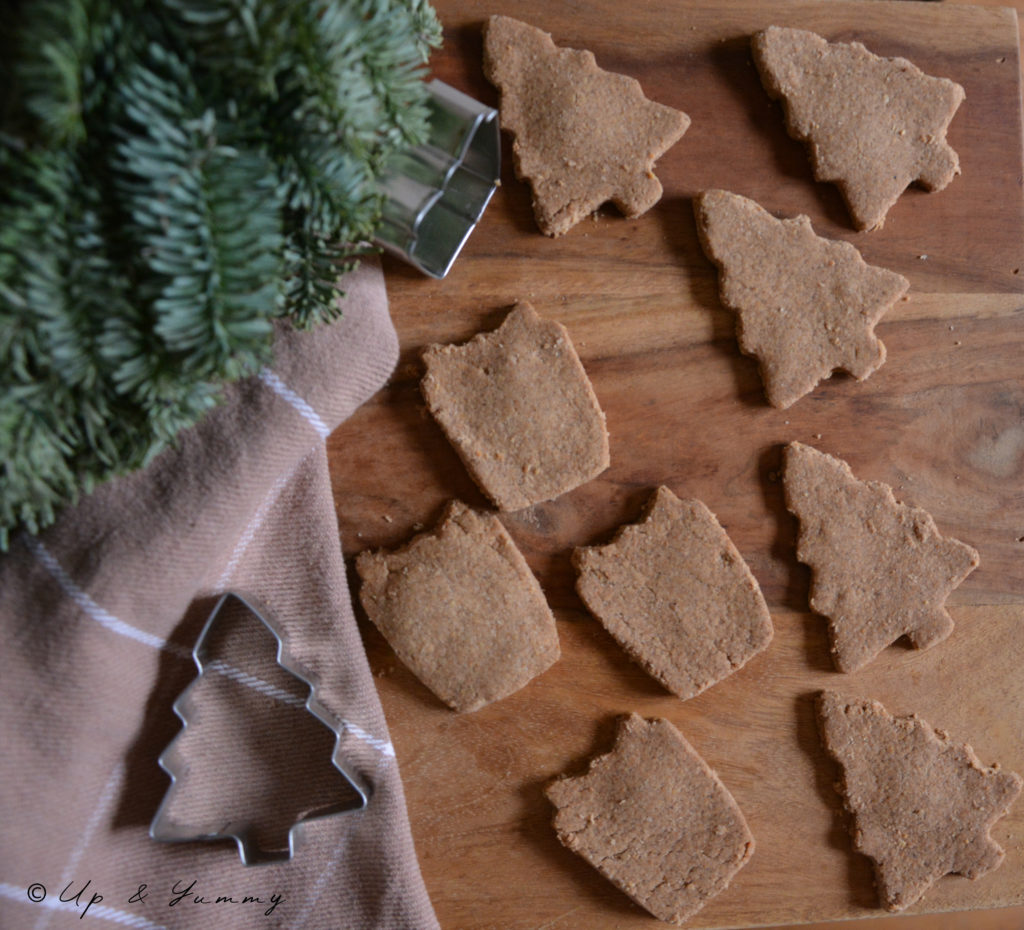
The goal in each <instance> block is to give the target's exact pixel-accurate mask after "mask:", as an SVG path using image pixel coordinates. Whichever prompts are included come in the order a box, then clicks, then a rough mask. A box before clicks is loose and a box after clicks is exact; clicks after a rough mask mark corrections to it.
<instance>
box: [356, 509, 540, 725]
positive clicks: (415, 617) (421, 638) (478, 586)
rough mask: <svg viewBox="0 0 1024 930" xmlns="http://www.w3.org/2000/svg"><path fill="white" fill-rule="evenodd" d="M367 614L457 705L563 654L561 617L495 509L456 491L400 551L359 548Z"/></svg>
mask: <svg viewBox="0 0 1024 930" xmlns="http://www.w3.org/2000/svg"><path fill="white" fill-rule="evenodd" d="M356 571H357V572H358V574H359V576H360V578H361V579H362V584H361V586H360V590H359V597H360V600H361V601H362V604H363V607H364V608H365V609H366V613H367V616H368V617H369V618H370V620H371V621H372V622H373V624H374V625H375V626H376V627H377V628H378V629H379V630H380V631H381V633H382V634H383V635H384V638H385V639H386V640H387V641H388V643H390V645H391V648H392V649H394V650H395V652H396V653H397V654H398V657H399V658H400V659H401V660H402V661H403V662H404V663H405V664H406V665H407V666H408V667H409V668H410V669H411V670H412V672H413V674H415V675H416V677H417V678H419V679H420V681H422V682H423V684H425V685H426V686H427V687H428V688H430V690H431V691H433V692H434V694H436V695H437V696H438V697H439V698H440V699H441V700H442V701H444V702H445V703H446V704H448V705H449V706H450V707H451V708H453V709H454V710H457V711H462V712H468V711H474V710H479V709H480V708H481V707H484V706H485V705H487V704H490V703H492V702H493V701H497V700H500V699H501V698H504V697H507V696H508V695H510V694H512V693H513V692H515V691H518V690H519V689H520V688H522V687H523V686H524V685H526V684H527V683H528V682H529V681H530V680H531V679H533V678H534V677H536V676H537V675H539V674H540V673H541V672H543V671H545V670H546V669H548V668H549V667H550V666H551V665H553V664H554V663H555V662H556V661H557V659H558V657H559V646H558V632H557V630H556V629H555V618H554V616H553V615H552V613H551V610H550V608H549V607H548V604H547V601H546V600H545V598H544V594H543V592H542V591H541V588H540V585H539V584H538V583H537V579H536V578H535V577H534V575H533V572H531V571H530V568H529V566H528V565H527V564H526V560H525V559H524V558H523V556H522V554H521V553H520V552H519V550H518V549H517V548H516V546H515V543H514V542H513V541H512V538H511V537H510V536H509V535H508V532H507V531H506V529H505V527H504V526H502V524H501V521H500V520H499V519H498V518H497V517H496V516H495V515H494V514H488V513H480V512H477V511H475V510H472V509H470V508H469V507H467V506H466V505H465V504H463V503H462V502H460V501H452V502H451V503H450V504H449V505H448V508H447V510H446V511H445V514H444V516H443V517H442V518H441V520H440V521H439V523H438V525H437V527H436V528H435V529H434V530H433V531H432V532H426V533H421V534H420V535H419V536H416V537H414V538H413V539H412V540H411V541H410V542H409V543H408V544H406V545H405V546H404V547H402V548H400V549H397V550H395V551H393V552H385V551H379V552H362V553H360V554H359V556H358V557H357V558H356Z"/></svg>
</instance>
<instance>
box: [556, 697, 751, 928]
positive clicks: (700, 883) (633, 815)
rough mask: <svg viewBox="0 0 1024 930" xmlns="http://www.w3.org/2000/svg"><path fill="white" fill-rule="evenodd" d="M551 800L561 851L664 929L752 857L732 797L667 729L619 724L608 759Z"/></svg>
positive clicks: (560, 785) (566, 782)
mask: <svg viewBox="0 0 1024 930" xmlns="http://www.w3.org/2000/svg"><path fill="white" fill-rule="evenodd" d="M547 795H548V797H549V798H550V799H551V802H552V803H553V804H554V805H555V807H556V808H557V813H556V814H555V819H554V825H555V830H556V832H557V833H558V838H559V839H560V840H561V841H562V843H563V844H564V845H565V846H566V847H568V848H569V849H571V850H572V851H573V852H575V853H578V854H579V855H580V856H582V857H583V858H584V859H586V860H587V861H588V862H589V863H590V864H591V865H592V866H594V868H595V869H597V870H598V871H599V872H601V874H602V875H604V876H605V878H607V879H609V880H610V881H611V882H612V883H613V884H615V885H616V886H617V887H618V888H620V889H621V890H622V891H624V892H625V893H626V894H627V895H629V896H630V897H631V898H632V899H633V900H634V901H636V902H637V904H639V905H640V906H641V907H644V908H646V909H647V910H648V911H650V913H652V914H653V915H654V916H655V917H657V918H658V919H659V920H664V921H668V922H669V923H674V924H682V923H683V922H684V921H685V920H686V919H687V918H689V917H691V916H693V915H694V914H695V913H696V912H697V911H699V910H700V909H701V908H702V907H703V906H704V904H705V903H706V902H707V901H708V900H709V899H710V898H713V897H714V896H715V895H717V894H719V893H720V892H722V891H724V890H725V888H726V886H727V885H728V884H729V882H730V881H731V880H732V878H733V876H734V875H735V874H736V873H737V872H738V871H739V870H740V869H741V868H742V867H743V866H744V865H745V864H746V862H747V860H748V859H749V858H750V856H751V855H752V853H753V851H754V837H753V836H752V835H751V832H750V828H749V827H748V826H747V823H746V820H744V818H743V814H742V812H741V811H740V809H739V807H738V806H737V804H736V801H735V800H734V799H733V796H732V795H731V794H730V793H729V791H728V790H727V789H726V787H725V786H724V785H723V784H722V783H721V782H720V781H719V780H718V776H717V775H716V774H715V773H714V772H713V771H712V770H711V769H710V768H709V767H708V764H707V763H706V762H705V761H704V760H703V759H702V758H701V757H700V756H699V755H698V754H697V752H696V751H695V750H694V749H693V747H692V746H690V744H689V743H687V742H686V740H685V739H683V737H682V735H681V734H680V733H679V731H678V730H677V729H676V728H675V727H673V726H672V724H671V723H669V722H668V721H667V720H660V719H656V720H644V719H643V718H641V717H639V716H637V715H636V714H630V715H629V716H628V717H625V718H623V719H622V720H621V721H620V724H619V731H618V735H617V738H616V742H615V746H614V748H613V749H612V751H611V752H609V753H607V754H606V755H603V756H598V757H597V758H595V759H593V760H591V763H590V768H589V770H588V771H587V773H586V774H584V775H580V776H578V777H573V778H561V779H558V780H556V781H554V782H552V783H551V784H550V785H549V786H548V788H547Z"/></svg>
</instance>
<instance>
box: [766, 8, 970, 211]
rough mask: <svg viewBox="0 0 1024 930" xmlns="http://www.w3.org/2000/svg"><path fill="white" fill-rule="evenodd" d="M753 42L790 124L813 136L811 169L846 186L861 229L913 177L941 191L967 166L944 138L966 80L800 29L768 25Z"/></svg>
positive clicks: (793, 131)
mask: <svg viewBox="0 0 1024 930" xmlns="http://www.w3.org/2000/svg"><path fill="white" fill-rule="evenodd" d="M752 46H753V53H754V62H755V63H756V65H757V68H758V70H759V71H760V73H761V81H762V83H763V84H764V86H765V90H767V91H768V94H769V95H770V96H771V97H773V98H776V99H778V98H781V99H782V102H783V106H784V109H785V113H786V129H787V130H788V132H789V134H790V135H791V136H792V137H793V138H795V139H799V140H801V141H802V142H805V143H807V146H808V148H809V150H810V156H811V162H812V165H813V167H814V177H815V178H816V179H817V180H819V181H834V182H835V183H836V184H837V185H838V186H839V189H840V191H841V192H842V194H843V197H844V198H845V199H846V203H847V205H848V207H849V209H850V214H851V215H852V217H853V221H854V225H855V226H856V227H857V228H858V229H877V228H879V227H880V226H881V225H882V223H883V222H884V221H885V215H886V213H888V211H889V208H890V207H891V206H892V205H893V204H894V203H896V201H897V200H898V199H899V197H900V195H901V194H902V193H903V192H904V191H905V190H906V189H907V187H908V185H910V184H912V183H913V182H915V181H916V182H917V183H919V184H920V185H921V186H922V187H923V188H925V190H930V191H937V190H942V188H944V187H945V186H946V185H947V184H949V182H950V181H951V180H953V177H954V176H955V175H957V174H959V173H960V159H959V158H958V157H957V154H956V152H955V151H953V149H952V148H951V147H950V146H949V145H948V144H947V142H946V128H947V127H948V126H949V123H950V121H951V120H952V119H953V115H954V114H955V113H956V111H957V107H959V106H960V103H961V101H962V100H963V99H964V89H963V88H962V87H961V86H960V85H959V84H956V83H954V82H953V81H950V80H948V79H947V78H938V77H930V76H929V75H927V74H925V73H924V72H923V71H921V70H920V69H919V68H918V67H916V66H915V65H913V64H911V63H910V62H909V61H907V60H906V59H905V58H880V57H879V56H877V55H874V54H872V53H871V52H869V51H868V50H867V49H866V48H865V47H864V46H863V45H861V44H860V43H859V42H851V43H848V44H847V43H838V42H832V43H830V42H826V41H825V39H823V38H822V37H821V36H819V35H815V34H814V33H813V32H807V31H805V30H803V29H782V28H780V27H778V26H770V27H769V28H767V29H765V30H763V31H762V32H758V33H757V34H756V35H755V36H754V38H753V42H752Z"/></svg>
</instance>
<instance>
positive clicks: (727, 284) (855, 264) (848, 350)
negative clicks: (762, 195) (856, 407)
mask: <svg viewBox="0 0 1024 930" xmlns="http://www.w3.org/2000/svg"><path fill="white" fill-rule="evenodd" d="M694 210H695V213H696V217H697V230H698V233H699V235H700V241H701V245H702V247H703V249H704V251H705V253H706V254H707V256H708V258H710V259H711V261H713V262H714V263H715V265H716V266H717V267H718V283H719V293H720V295H721V300H722V303H723V304H725V305H726V306H727V307H729V308H730V309H732V310H734V311H735V312H736V334H737V338H738V340H739V344H740V349H741V350H742V351H743V352H744V353H746V354H747V355H753V356H755V357H756V358H757V360H758V363H759V367H760V370H761V379H762V381H763V382H764V387H765V393H766V395H767V397H768V401H769V403H770V404H772V406H774V407H781V408H785V407H789V406H790V405H792V404H793V403H795V402H796V401H797V400H799V399H800V398H801V397H803V396H804V395H805V394H808V393H810V392H811V391H812V390H814V388H815V386H816V385H817V384H818V382H819V381H822V380H823V379H825V378H828V377H830V376H831V374H832V373H833V371H836V370H837V369H839V370H843V371H846V372H849V373H850V374H851V375H853V376H854V377H855V378H857V379H858V380H864V379H865V378H867V377H868V376H869V375H870V374H871V373H872V372H874V371H875V370H877V369H878V368H879V367H880V366H881V365H882V363H883V362H884V361H885V346H884V345H883V344H882V342H881V340H879V339H878V337H877V336H875V324H877V323H878V321H879V320H880V319H881V317H882V316H883V315H884V314H885V313H886V311H888V310H889V309H890V308H891V307H892V305H893V304H894V303H896V301H897V300H899V299H900V297H902V296H903V295H904V294H905V293H906V291H907V288H908V286H909V284H908V282H907V280H906V278H904V277H903V276H902V275H898V274H896V273H895V272H892V271H887V270H886V269H884V268H878V267H875V266H874V265H869V264H867V263H866V262H865V261H864V259H863V258H861V255H860V253H859V252H858V251H857V250H856V249H855V248H854V247H853V246H852V245H850V244H849V243H848V242H840V241H835V240H831V239H823V238H821V237H819V236H816V235H815V234H814V231H813V230H812V229H811V221H810V220H809V219H808V218H807V217H806V216H798V217H796V218H795V219H791V220H779V219H775V217H773V216H772V215H771V214H770V213H768V211H767V210H765V209H763V208H762V207H761V206H759V205H758V204H757V203H755V202H754V201H753V200H749V199H748V198H746V197H741V196H739V195H738V194H732V193H729V192H728V191H722V190H709V191H704V192H703V193H702V194H700V195H699V196H698V197H697V198H696V200H695V201H694Z"/></svg>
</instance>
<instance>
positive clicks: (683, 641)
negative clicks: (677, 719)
mask: <svg viewBox="0 0 1024 930" xmlns="http://www.w3.org/2000/svg"><path fill="white" fill-rule="evenodd" d="M573 565H574V566H575V568H576V570H577V572H578V573H579V574H578V578H577V581H576V590H577V591H578V592H579V594H580V597H581V598H582V599H583V603H584V604H586V606H587V608H588V609H589V610H590V612H591V613H593V614H594V616H596V617H597V619H598V620H600V621H601V623H602V624H603V625H604V626H605V628H606V629H607V630H608V631H609V632H610V633H611V634H612V636H614V637H615V639H616V640H618V642H619V643H620V644H621V645H622V647H623V648H624V649H625V650H626V651H627V652H628V653H629V654H630V655H631V656H632V657H633V658H634V659H635V660H636V661H637V662H639V663H640V664H641V665H642V666H643V667H644V668H645V669H646V670H647V671H648V672H649V673H650V674H651V675H653V676H654V677H655V678H657V679H658V680H659V681H660V682H661V683H662V684H663V685H665V687H666V688H668V689H669V690H670V691H672V692H673V693H675V694H677V695H678V696H679V697H681V698H682V699H683V700H686V699H687V698H691V697H693V696H694V695H697V694H700V692H702V691H704V690H705V689H707V688H709V687H711V686H712V685H713V684H715V683H716V682H719V681H721V680H722V679H723V678H726V677H727V676H729V675H731V674H732V673H733V672H735V671H737V670H738V669H740V668H742V667H743V666H744V665H745V664H746V663H747V662H748V661H749V660H750V659H751V658H753V657H754V656H755V655H757V654H758V653H759V652H761V651H762V650H764V649H766V648H767V647H768V644H769V643H770V642H771V639H772V621H771V616H770V615H769V613H768V607H767V605H766V604H765V602H764V597H763V596H762V594H761V589H760V587H759V586H758V584H757V581H756V580H755V578H754V576H753V574H752V573H751V571H750V569H749V568H748V567H747V564H746V563H745V562H744V561H743V557H742V556H741V555H740V554H739V552H738V551H737V549H736V547H735V546H734V545H733V544H732V540H730V539H729V537H728V536H727V535H726V532H725V530H724V529H722V526H721V524H720V523H719V522H718V520H716V519H715V516H714V514H713V513H711V511H710V510H708V508H707V507H706V506H704V504H702V503H701V502H700V501H697V500H687V501H684V500H680V499H679V498H678V497H676V496H675V494H673V493H672V492H671V491H670V490H669V489H668V488H665V487H661V488H658V489H657V490H656V491H655V492H654V493H653V494H652V495H651V497H650V500H649V501H648V503H647V507H646V509H645V512H644V516H643V518H642V519H641V520H640V522H639V523H635V524H631V525H629V526H624V527H622V528H620V529H619V531H618V533H617V534H616V535H615V538H614V539H613V540H612V541H611V542H610V543H609V544H608V545H606V546H586V547H580V548H578V549H576V550H575V552H573Z"/></svg>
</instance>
